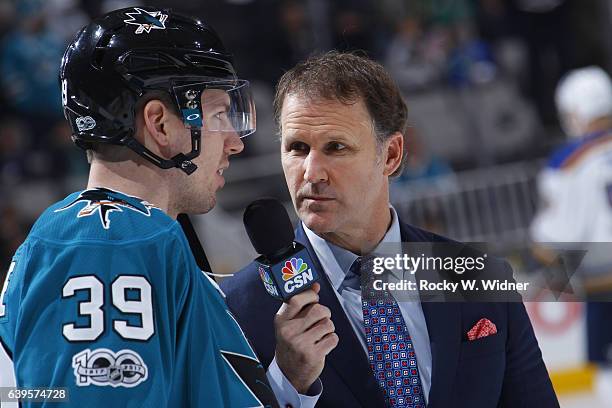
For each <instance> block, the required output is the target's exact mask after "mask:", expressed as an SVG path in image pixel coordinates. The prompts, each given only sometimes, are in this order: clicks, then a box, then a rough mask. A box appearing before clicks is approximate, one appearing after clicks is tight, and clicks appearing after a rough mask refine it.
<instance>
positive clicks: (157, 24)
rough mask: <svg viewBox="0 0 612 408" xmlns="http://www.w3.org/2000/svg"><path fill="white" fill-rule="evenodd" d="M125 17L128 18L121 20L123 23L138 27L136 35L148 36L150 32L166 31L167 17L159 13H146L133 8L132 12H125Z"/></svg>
mask: <svg viewBox="0 0 612 408" xmlns="http://www.w3.org/2000/svg"><path fill="white" fill-rule="evenodd" d="M125 15H126V16H128V17H129V18H128V19H126V20H123V22H124V23H126V24H132V25H136V26H138V28H137V29H136V31H135V33H136V34H142V33H143V32H146V33H147V34H148V33H150V32H151V30H165V29H166V20H167V19H168V15H167V14H162V12H161V11H147V10H143V9H141V8H138V7H134V11H130V12H126V13H125Z"/></svg>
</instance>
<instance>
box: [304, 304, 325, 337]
mask: <svg viewBox="0 0 612 408" xmlns="http://www.w3.org/2000/svg"><path fill="white" fill-rule="evenodd" d="M330 318H331V310H330V309H329V308H328V307H327V306H323V305H322V304H320V303H311V304H310V305H308V306H306V307H305V308H303V309H302V310H301V311H300V313H298V314H297V315H296V319H300V320H302V322H301V325H302V326H303V328H304V329H303V330H304V331H306V330H308V329H310V327H312V326H313V325H314V324H315V323H317V322H318V321H320V320H323V319H330Z"/></svg>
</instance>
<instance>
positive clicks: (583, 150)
mask: <svg viewBox="0 0 612 408" xmlns="http://www.w3.org/2000/svg"><path fill="white" fill-rule="evenodd" d="M556 105H557V110H558V112H559V118H560V120H561V124H562V127H563V130H564V131H565V133H566V134H567V135H568V137H569V141H568V142H567V143H566V144H565V145H564V146H562V147H561V148H559V149H558V150H557V151H556V152H555V153H554V154H553V155H552V156H551V159H550V160H549V163H548V165H547V167H546V168H545V169H544V170H543V171H542V174H540V177H539V180H538V181H539V192H540V198H541V202H542V203H543V206H542V208H540V210H539V212H538V214H537V215H536V217H535V219H534V222H533V224H532V226H531V232H532V237H533V239H534V241H537V242H540V243H543V244H545V243H555V242H556V243H563V246H569V247H573V246H576V247H578V248H583V249H586V250H587V253H586V257H585V258H584V260H583V262H582V267H581V269H582V271H583V272H584V273H583V274H582V281H583V283H584V287H585V289H586V294H587V300H591V301H589V302H587V303H586V320H587V339H588V357H589V360H590V361H591V362H593V363H596V364H598V365H599V367H600V370H599V373H598V378H597V380H596V384H597V392H598V394H600V398H602V399H603V400H604V401H611V400H612V326H611V325H610V324H609V318H610V315H611V314H612V302H611V299H612V298H611V294H612V258H611V257H610V250H609V245H610V242H612V82H611V81H610V78H609V76H608V75H607V74H606V73H605V72H604V71H603V70H602V69H601V68H598V67H587V68H582V69H577V70H574V71H571V72H569V73H568V74H567V75H566V76H565V77H564V78H563V79H562V80H561V82H560V83H559V85H558V87H557V91H556ZM593 300H603V301H593Z"/></svg>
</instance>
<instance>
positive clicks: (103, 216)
mask: <svg viewBox="0 0 612 408" xmlns="http://www.w3.org/2000/svg"><path fill="white" fill-rule="evenodd" d="M80 202H86V203H87V205H86V206H85V207H83V208H81V210H80V211H79V212H78V214H77V218H81V217H88V216H91V215H95V214H96V213H97V214H98V215H99V216H100V222H101V223H102V227H104V229H108V228H109V226H110V218H109V216H110V213H111V212H113V211H119V212H123V210H122V208H127V209H128V210H132V211H135V212H138V213H141V214H143V215H145V216H147V217H150V216H151V208H153V206H152V205H151V204H149V203H147V202H146V201H142V200H140V199H138V198H136V197H130V196H124V195H123V194H120V193H117V192H115V191H112V190H108V189H106V188H96V189H93V190H86V191H83V192H82V193H81V194H79V196H78V197H77V198H75V199H74V200H73V201H72V202H70V203H68V204H67V205H65V206H63V207H61V208H58V209H57V210H55V211H54V212H60V211H64V210H67V209H69V208H72V207H73V206H75V205H76V204H78V203H80Z"/></svg>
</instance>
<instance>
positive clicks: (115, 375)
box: [0, 7, 299, 407]
mask: <svg viewBox="0 0 612 408" xmlns="http://www.w3.org/2000/svg"><path fill="white" fill-rule="evenodd" d="M60 82H61V87H62V99H63V107H64V112H65V116H66V119H67V120H68V121H69V122H70V125H71V126H72V130H73V136H72V138H73V141H74V142H75V143H76V144H77V145H78V146H79V147H81V148H82V149H85V150H86V151H87V155H88V158H89V159H90V163H91V170H90V175H89V181H88V185H87V188H86V189H85V190H84V191H79V192H75V193H74V194H71V195H69V196H68V197H66V199H64V200H63V201H61V202H58V203H56V204H54V205H52V206H51V207H49V208H48V209H47V210H46V211H45V212H44V213H43V214H42V215H41V217H40V218H39V219H38V221H37V222H36V224H35V225H34V227H33V228H32V231H31V232H30V234H29V236H28V238H27V239H26V241H25V242H24V243H23V245H21V247H20V248H19V249H18V251H17V252H16V254H15V256H14V257H13V259H12V262H11V264H10V268H9V271H8V276H7V279H6V281H5V283H4V286H3V289H2V292H1V295H0V341H1V347H0V386H18V387H20V388H26V389H29V388H33V387H44V388H50V387H51V388H55V387H63V388H66V391H67V393H68V395H67V400H68V402H69V405H70V406H75V407H102V406H105V407H106V406H113V407H124V406H126V407H127V406H130V407H190V406H199V407H263V406H266V407H267V406H276V404H277V401H276V399H275V397H274V394H273V392H272V389H271V388H270V387H271V386H270V384H269V383H268V381H267V379H266V373H265V372H264V370H263V368H262V366H261V364H260V363H259V361H258V359H257V357H256V355H255V354H254V352H253V350H252V349H251V347H250V346H249V343H248V342H247V340H246V338H245V337H244V334H243V332H242V330H241V329H240V327H239V325H238V324H237V323H236V321H235V319H234V318H233V316H232V315H231V313H230V312H229V311H228V309H227V308H226V305H225V302H224V299H223V295H222V294H221V292H220V291H219V289H218V286H217V285H216V284H215V283H214V281H212V280H211V279H210V278H209V277H208V276H207V275H206V274H204V273H203V272H202V271H201V270H200V269H199V268H198V267H197V265H196V262H195V260H194V258H193V256H192V254H191V252H190V249H189V245H188V243H187V240H186V238H185V236H184V234H183V232H182V230H181V229H180V226H179V224H178V223H177V221H176V216H177V214H178V213H190V214H201V213H205V212H207V211H209V210H210V209H211V208H212V207H213V206H214V204H215V193H216V191H217V190H218V189H219V188H221V187H222V186H223V184H224V179H223V172H224V170H225V169H227V167H228V166H229V157H230V156H231V155H234V154H236V153H239V152H240V151H241V150H242V149H243V143H242V140H241V138H242V137H244V136H247V135H249V134H251V133H253V132H254V131H255V108H254V104H253V100H252V98H251V95H250V93H249V84H248V82H247V81H245V80H240V79H238V78H237V76H236V73H235V71H234V68H233V65H232V59H231V57H230V56H229V55H228V54H227V52H226V51H225V49H224V47H223V45H222V43H221V41H220V39H219V37H218V36H217V34H216V33H215V32H214V31H213V30H212V29H211V28H210V27H209V26H208V25H207V24H205V23H203V22H201V21H199V20H196V19H194V18H191V17H185V16H181V15H179V14H177V13H174V12H172V11H171V10H164V9H154V8H149V7H133V8H128V9H123V10H116V11H114V12H111V13H109V14H107V15H105V16H102V17H100V18H98V19H96V20H94V21H93V22H92V23H90V24H89V25H88V26H86V27H85V28H83V29H82V30H81V31H80V32H79V33H78V34H77V36H76V38H75V39H74V40H73V42H72V43H71V44H70V46H69V47H68V49H67V50H66V53H65V55H64V57H63V59H62V64H61V72H60ZM272 387H275V385H274V383H273V384H272ZM289 388H290V387H289ZM274 389H276V388H274ZM283 389H284V390H285V391H286V390H287V387H286V385H285V386H283ZM293 391H295V390H293ZM294 393H295V392H294ZM294 397H297V394H296V395H294ZM283 398H284V397H282V396H279V401H281V402H283V401H284V400H283ZM52 401H53V400H52V399H47V402H52ZM298 402H299V401H298ZM43 405H44V404H43ZM2 406H3V407H4V406H5V405H4V403H3V405H2ZM15 406H16V404H15ZM22 406H31V401H30V400H24V401H23V403H22ZM36 406H40V405H36Z"/></svg>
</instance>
